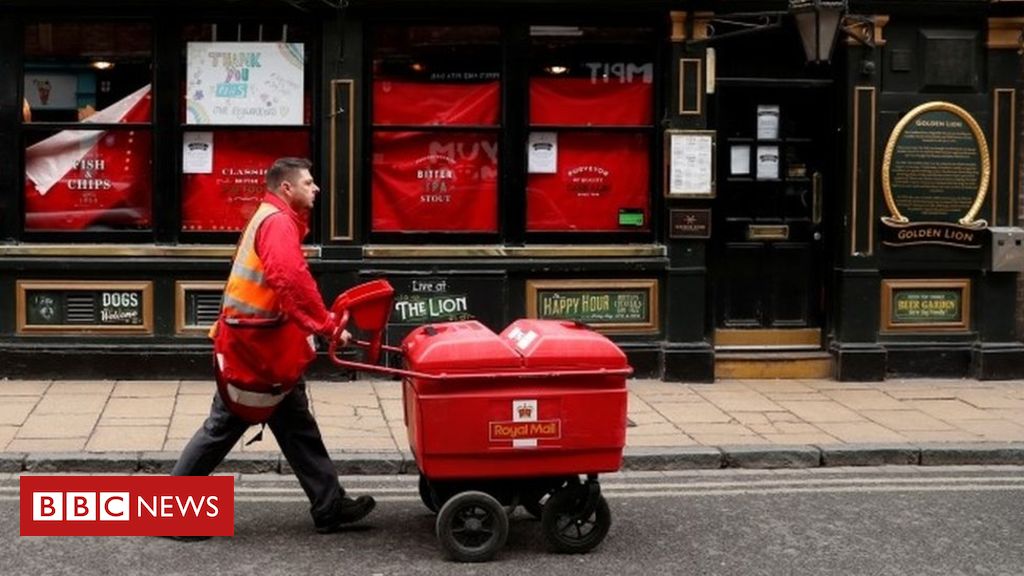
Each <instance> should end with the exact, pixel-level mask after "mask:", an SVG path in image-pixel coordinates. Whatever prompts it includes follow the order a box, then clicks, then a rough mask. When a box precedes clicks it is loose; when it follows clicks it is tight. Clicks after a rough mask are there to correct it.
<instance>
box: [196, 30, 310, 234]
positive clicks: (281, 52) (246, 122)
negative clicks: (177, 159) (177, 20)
mask: <svg viewBox="0 0 1024 576" xmlns="http://www.w3.org/2000/svg"><path fill="white" fill-rule="evenodd" d="M184 39H185V46H184V47H183V52H182V65H183V66H184V71H185V74H184V75H183V77H184V78H185V80H184V86H183V88H182V99H181V110H180V113H181V118H182V123H183V125H182V143H181V144H182V170H181V190H182V194H181V229H182V231H183V232H233V231H238V230H241V229H242V227H243V226H244V225H245V223H246V221H247V220H248V218H249V217H250V216H251V215H252V213H253V212H254V211H255V210H256V208H257V206H259V203H260V200H261V199H262V198H263V194H264V191H265V190H266V186H265V181H264V178H265V175H266V171H267V168H268V167H269V166H270V164H271V163H272V162H273V161H274V159H276V158H278V157H281V156H299V157H306V158H309V157H311V155H312V148H311V145H310V137H311V128H310V120H311V107H312V106H311V102H312V101H311V98H310V95H311V93H312V90H311V89H310V85H311V80H310V75H309V66H308V54H309V50H310V31H309V30H308V29H307V28H306V27H301V26H296V25H288V24H281V23H253V22H246V23H238V22H232V23H227V22H221V23H217V24H214V23H203V24H191V25H187V26H186V27H185V31H184Z"/></svg>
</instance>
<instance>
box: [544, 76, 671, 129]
mask: <svg viewBox="0 0 1024 576" xmlns="http://www.w3.org/2000/svg"><path fill="white" fill-rule="evenodd" d="M653 86H654V85H653V84H652V83H650V82H644V81H642V80H635V81H631V82H626V81H619V80H608V81H606V80H604V79H602V78H597V79H589V78H546V77H540V78H531V79H530V123H531V124H552V125H566V124H568V125H574V126H590V125H594V126H623V125H625V126H644V125H648V124H651V123H652V122H653V118H654V112H653V110H654V104H653V102H652V98H653V94H654V91H653Z"/></svg>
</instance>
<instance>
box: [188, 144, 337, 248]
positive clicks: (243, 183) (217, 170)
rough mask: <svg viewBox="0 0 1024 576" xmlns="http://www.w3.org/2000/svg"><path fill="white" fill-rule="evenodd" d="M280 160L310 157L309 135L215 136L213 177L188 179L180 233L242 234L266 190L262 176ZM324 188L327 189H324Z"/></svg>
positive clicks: (194, 175) (189, 175) (189, 177)
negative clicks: (231, 232)
mask: <svg viewBox="0 0 1024 576" xmlns="http://www.w3.org/2000/svg"><path fill="white" fill-rule="evenodd" d="M282 156H298V157H300V158H308V157H309V133H308V132H306V131H305V130H259V131H257V130H253V131H246V130H222V131H218V132H214V134H213V172H212V173H210V174H185V175H184V176H183V179H184V180H183V185H182V205H181V229H182V230H184V231H192V232H222V231H237V230H241V229H242V227H243V226H245V223H246V222H247V221H248V220H249V217H250V216H252V213H253V212H255V211H256V207H257V206H259V203H260V200H261V199H262V198H263V194H264V192H266V190H267V186H266V182H265V180H264V176H265V175H266V172H267V169H268V168H270V165H271V164H273V162H274V160H276V159H278V158H280V157H282ZM320 185H321V186H324V184H323V183H320Z"/></svg>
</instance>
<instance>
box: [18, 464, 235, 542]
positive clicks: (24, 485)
mask: <svg viewBox="0 0 1024 576" xmlns="http://www.w3.org/2000/svg"><path fill="white" fill-rule="evenodd" d="M20 490H21V497H20V500H21V535H22V536H170V535H175V536H232V535H234V533H235V480H234V477H232V476H173V477H172V476H22V477H21V489H20Z"/></svg>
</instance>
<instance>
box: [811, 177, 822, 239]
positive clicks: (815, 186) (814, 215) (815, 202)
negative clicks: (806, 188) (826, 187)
mask: <svg viewBox="0 0 1024 576" xmlns="http://www.w3.org/2000/svg"><path fill="white" fill-rule="evenodd" d="M811 223H812V224H814V225H815V226H817V225H818V224H821V172H815V173H814V174H813V175H811Z"/></svg>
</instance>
